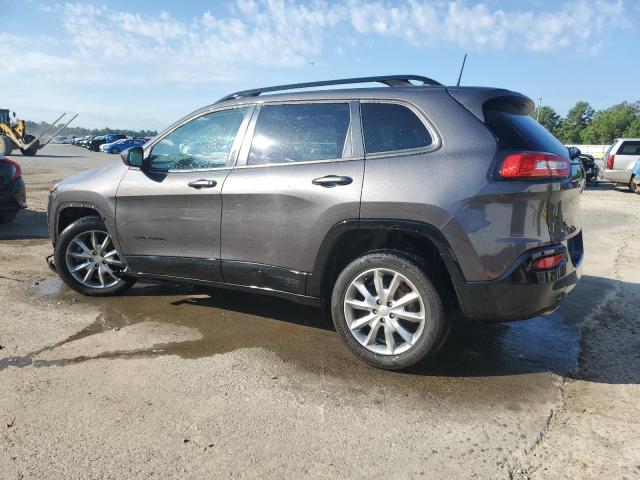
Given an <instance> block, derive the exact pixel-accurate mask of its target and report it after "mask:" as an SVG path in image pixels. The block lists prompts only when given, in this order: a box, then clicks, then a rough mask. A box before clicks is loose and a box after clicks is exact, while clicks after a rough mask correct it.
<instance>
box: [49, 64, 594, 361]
mask: <svg viewBox="0 0 640 480" xmlns="http://www.w3.org/2000/svg"><path fill="white" fill-rule="evenodd" d="M363 82H378V83H381V84H383V85H384V86H382V87H376V88H359V89H346V90H337V89H330V90H313V91H302V92H301V91H300V90H304V89H305V88H306V87H319V86H329V85H331V86H333V85H339V84H357V83H363ZM293 89H295V90H297V91H296V92H288V93H286V91H287V90H293ZM272 91H285V93H281V94H272V95H264V93H266V92H272ZM532 109H533V103H532V101H531V100H530V99H529V98H527V97H525V96H523V95H521V94H519V93H515V92H511V91H508V90H502V89H495V88H478V87H445V86H443V85H441V84H439V83H438V82H436V81H434V80H431V79H429V78H425V77H419V76H415V75H406V76H385V77H368V78H357V79H347V80H334V81H326V82H313V83H307V84H294V85H283V86H278V87H269V88H262V89H256V90H249V91H243V92H238V93H235V94H232V95H229V96H227V97H225V98H223V99H221V100H220V101H218V102H216V103H214V104H212V105H209V106H207V107H205V108H202V109H200V110H198V111H196V112H194V113H192V114H190V115H187V116H186V117H184V118H182V119H181V120H179V121H178V122H176V123H175V124H173V125H172V126H170V127H169V128H167V129H166V130H165V131H164V132H162V133H161V134H160V135H158V136H157V137H156V138H155V139H153V140H152V141H150V142H149V143H147V144H146V145H144V147H134V148H131V149H129V150H128V151H126V152H123V153H122V160H123V163H122V164H116V165H108V166H105V167H102V168H99V169H96V170H93V171H89V172H86V173H81V174H79V175H76V176H74V177H71V178H68V179H66V180H64V181H62V182H60V183H59V184H57V185H56V186H55V187H54V189H53V191H52V193H51V195H50V198H49V231H50V236H51V240H52V241H53V243H54V246H55V254H54V262H53V263H54V266H53V268H55V269H56V270H57V272H58V273H59V274H60V276H61V277H62V279H63V280H64V281H65V282H66V283H67V284H68V285H69V286H70V287H71V288H73V289H75V290H77V291H79V292H81V293H83V294H86V295H114V294H119V293H122V292H124V291H125V290H126V289H128V288H129V287H131V285H133V283H134V282H135V281H136V280H138V279H144V280H147V279H150V280H157V279H170V280H173V281H182V282H189V283H196V284H203V285H209V286H214V287H222V288H231V289H238V290H244V291H246V292H247V293H254V292H257V293H264V294H268V295H276V296H280V297H285V298H288V299H291V300H294V301H296V302H302V303H311V304H317V305H321V304H322V303H323V302H326V303H328V304H329V305H330V307H331V312H332V317H333V321H334V324H335V328H336V330H337V332H338V333H339V335H340V336H341V337H342V338H343V339H344V341H345V342H346V343H347V345H348V346H349V347H350V348H351V349H352V350H353V352H354V353H355V354H356V355H358V356H359V357H360V358H362V359H363V360H364V361H366V362H368V363H369V364H371V365H374V366H377V367H381V368H388V369H400V368H405V367H408V366H411V365H413V364H415V363H417V362H419V361H421V360H422V359H424V358H425V357H428V356H430V355H433V354H434V353H435V352H436V351H437V350H438V349H439V348H440V346H441V345H442V344H443V342H444V340H445V338H446V336H447V332H448V331H449V328H450V325H451V321H452V320H451V318H452V315H451V312H453V311H455V310H458V309H461V310H462V312H463V313H464V315H466V316H467V317H469V318H471V319H474V320H480V321H485V322H498V321H508V320H518V319H525V318H529V317H532V316H535V315H539V314H545V313H548V312H550V311H552V310H553V309H554V308H555V307H556V306H557V305H558V304H559V303H560V301H561V300H562V299H563V298H564V297H565V296H566V295H567V294H568V293H569V292H570V291H571V290H572V289H573V288H574V286H575V284H576V282H577V281H578V278H579V276H580V273H579V272H580V268H579V267H580V264H581V261H582V258H583V248H582V232H581V228H580V221H579V197H580V192H581V191H582V188H583V186H584V179H583V173H582V167H581V164H580V162H579V160H577V159H576V160H575V161H574V160H573V159H571V158H569V156H568V152H567V150H566V149H565V148H564V146H563V145H562V144H561V143H560V142H558V141H557V140H556V139H555V138H554V137H553V136H552V135H551V134H549V133H548V132H547V131H546V130H545V129H544V128H543V127H541V126H540V125H539V124H538V123H536V122H535V121H534V120H533V119H532V118H531V117H530V116H529V113H530V112H531V110H532Z"/></svg>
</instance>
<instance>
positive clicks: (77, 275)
mask: <svg viewBox="0 0 640 480" xmlns="http://www.w3.org/2000/svg"><path fill="white" fill-rule="evenodd" d="M54 259H55V266H56V270H57V272H58V274H59V275H60V278H62V280H63V281H64V282H65V283H66V284H67V285H69V286H70V287H71V288H73V289H74V290H76V291H77V292H80V293H82V294H83V295H89V296H94V297H98V296H109V295H119V294H120V293H122V292H124V291H125V290H127V289H128V288H130V287H131V286H132V285H133V284H134V283H135V279H132V278H127V277H126V276H123V275H122V274H123V273H124V272H125V271H126V265H125V263H124V262H123V261H122V260H120V258H119V257H118V252H117V251H116V249H115V246H114V245H113V242H112V240H111V235H110V234H109V232H108V231H107V228H106V227H105V225H104V223H103V222H102V220H101V219H100V218H98V217H84V218H81V219H79V220H76V221H75V222H73V223H72V224H71V225H69V226H68V227H67V228H65V229H64V231H63V232H62V233H61V234H60V236H59V237H58V240H57V242H56V249H55V253H54Z"/></svg>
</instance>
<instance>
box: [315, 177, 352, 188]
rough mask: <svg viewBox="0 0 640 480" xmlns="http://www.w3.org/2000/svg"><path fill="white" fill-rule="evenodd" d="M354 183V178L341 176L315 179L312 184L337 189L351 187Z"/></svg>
mask: <svg viewBox="0 0 640 480" xmlns="http://www.w3.org/2000/svg"><path fill="white" fill-rule="evenodd" d="M352 182H353V178H351V177H344V176H341V175H327V176H326V177H320V178H315V179H313V180H312V182H311V183H313V184H314V185H320V186H321V187H327V188H329V187H335V186H336V185H349V184H350V183H352Z"/></svg>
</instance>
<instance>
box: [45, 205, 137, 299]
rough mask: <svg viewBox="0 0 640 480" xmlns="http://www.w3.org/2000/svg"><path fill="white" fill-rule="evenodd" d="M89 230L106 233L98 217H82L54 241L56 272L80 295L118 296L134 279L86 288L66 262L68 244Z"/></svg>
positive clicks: (129, 278) (123, 279) (126, 278)
mask: <svg viewBox="0 0 640 480" xmlns="http://www.w3.org/2000/svg"><path fill="white" fill-rule="evenodd" d="M91 230H99V231H102V232H108V231H107V228H106V227H105V225H104V222H103V221H102V219H100V218H99V217H83V218H80V219H79V220H76V221H75V222H73V223H72V224H71V225H69V226H68V227H67V228H65V229H64V231H63V232H62V233H61V234H60V235H59V236H58V240H57V241H56V248H55V252H54V263H55V267H56V271H57V272H58V275H60V278H61V279H62V280H63V281H64V283H66V284H67V285H68V286H69V287H71V288H73V289H74V290H75V291H76V292H79V293H82V294H83V295H87V296H90V297H108V296H113V295H120V294H121V293H123V292H124V291H126V290H128V289H129V288H131V286H133V284H134V283H136V279H135V278H131V277H121V278H120V279H119V280H118V283H116V284H115V285H113V286H111V287H107V288H93V287H88V286H86V285H84V284H82V283H81V282H79V281H78V280H76V279H75V278H74V277H73V275H72V274H71V272H70V271H69V268H68V266H67V261H66V253H67V248H68V246H69V243H70V242H71V241H72V240H73V239H74V238H75V237H76V236H77V235H79V234H81V233H83V232H88V231H91Z"/></svg>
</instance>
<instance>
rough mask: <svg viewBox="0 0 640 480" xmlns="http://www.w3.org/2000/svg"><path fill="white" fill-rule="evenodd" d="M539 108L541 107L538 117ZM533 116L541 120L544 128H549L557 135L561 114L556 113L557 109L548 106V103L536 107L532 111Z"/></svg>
mask: <svg viewBox="0 0 640 480" xmlns="http://www.w3.org/2000/svg"><path fill="white" fill-rule="evenodd" d="M538 108H539V109H540V116H539V117H538ZM531 116H532V117H533V118H535V119H537V120H538V122H540V125H542V126H543V127H544V128H546V129H547V130H549V131H550V132H551V133H553V134H554V135H556V130H557V129H558V126H559V125H560V115H558V114H557V113H556V111H555V110H554V109H553V108H551V107H548V106H546V105H544V106H542V107H536V108H535V110H534V111H533V112H531Z"/></svg>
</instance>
